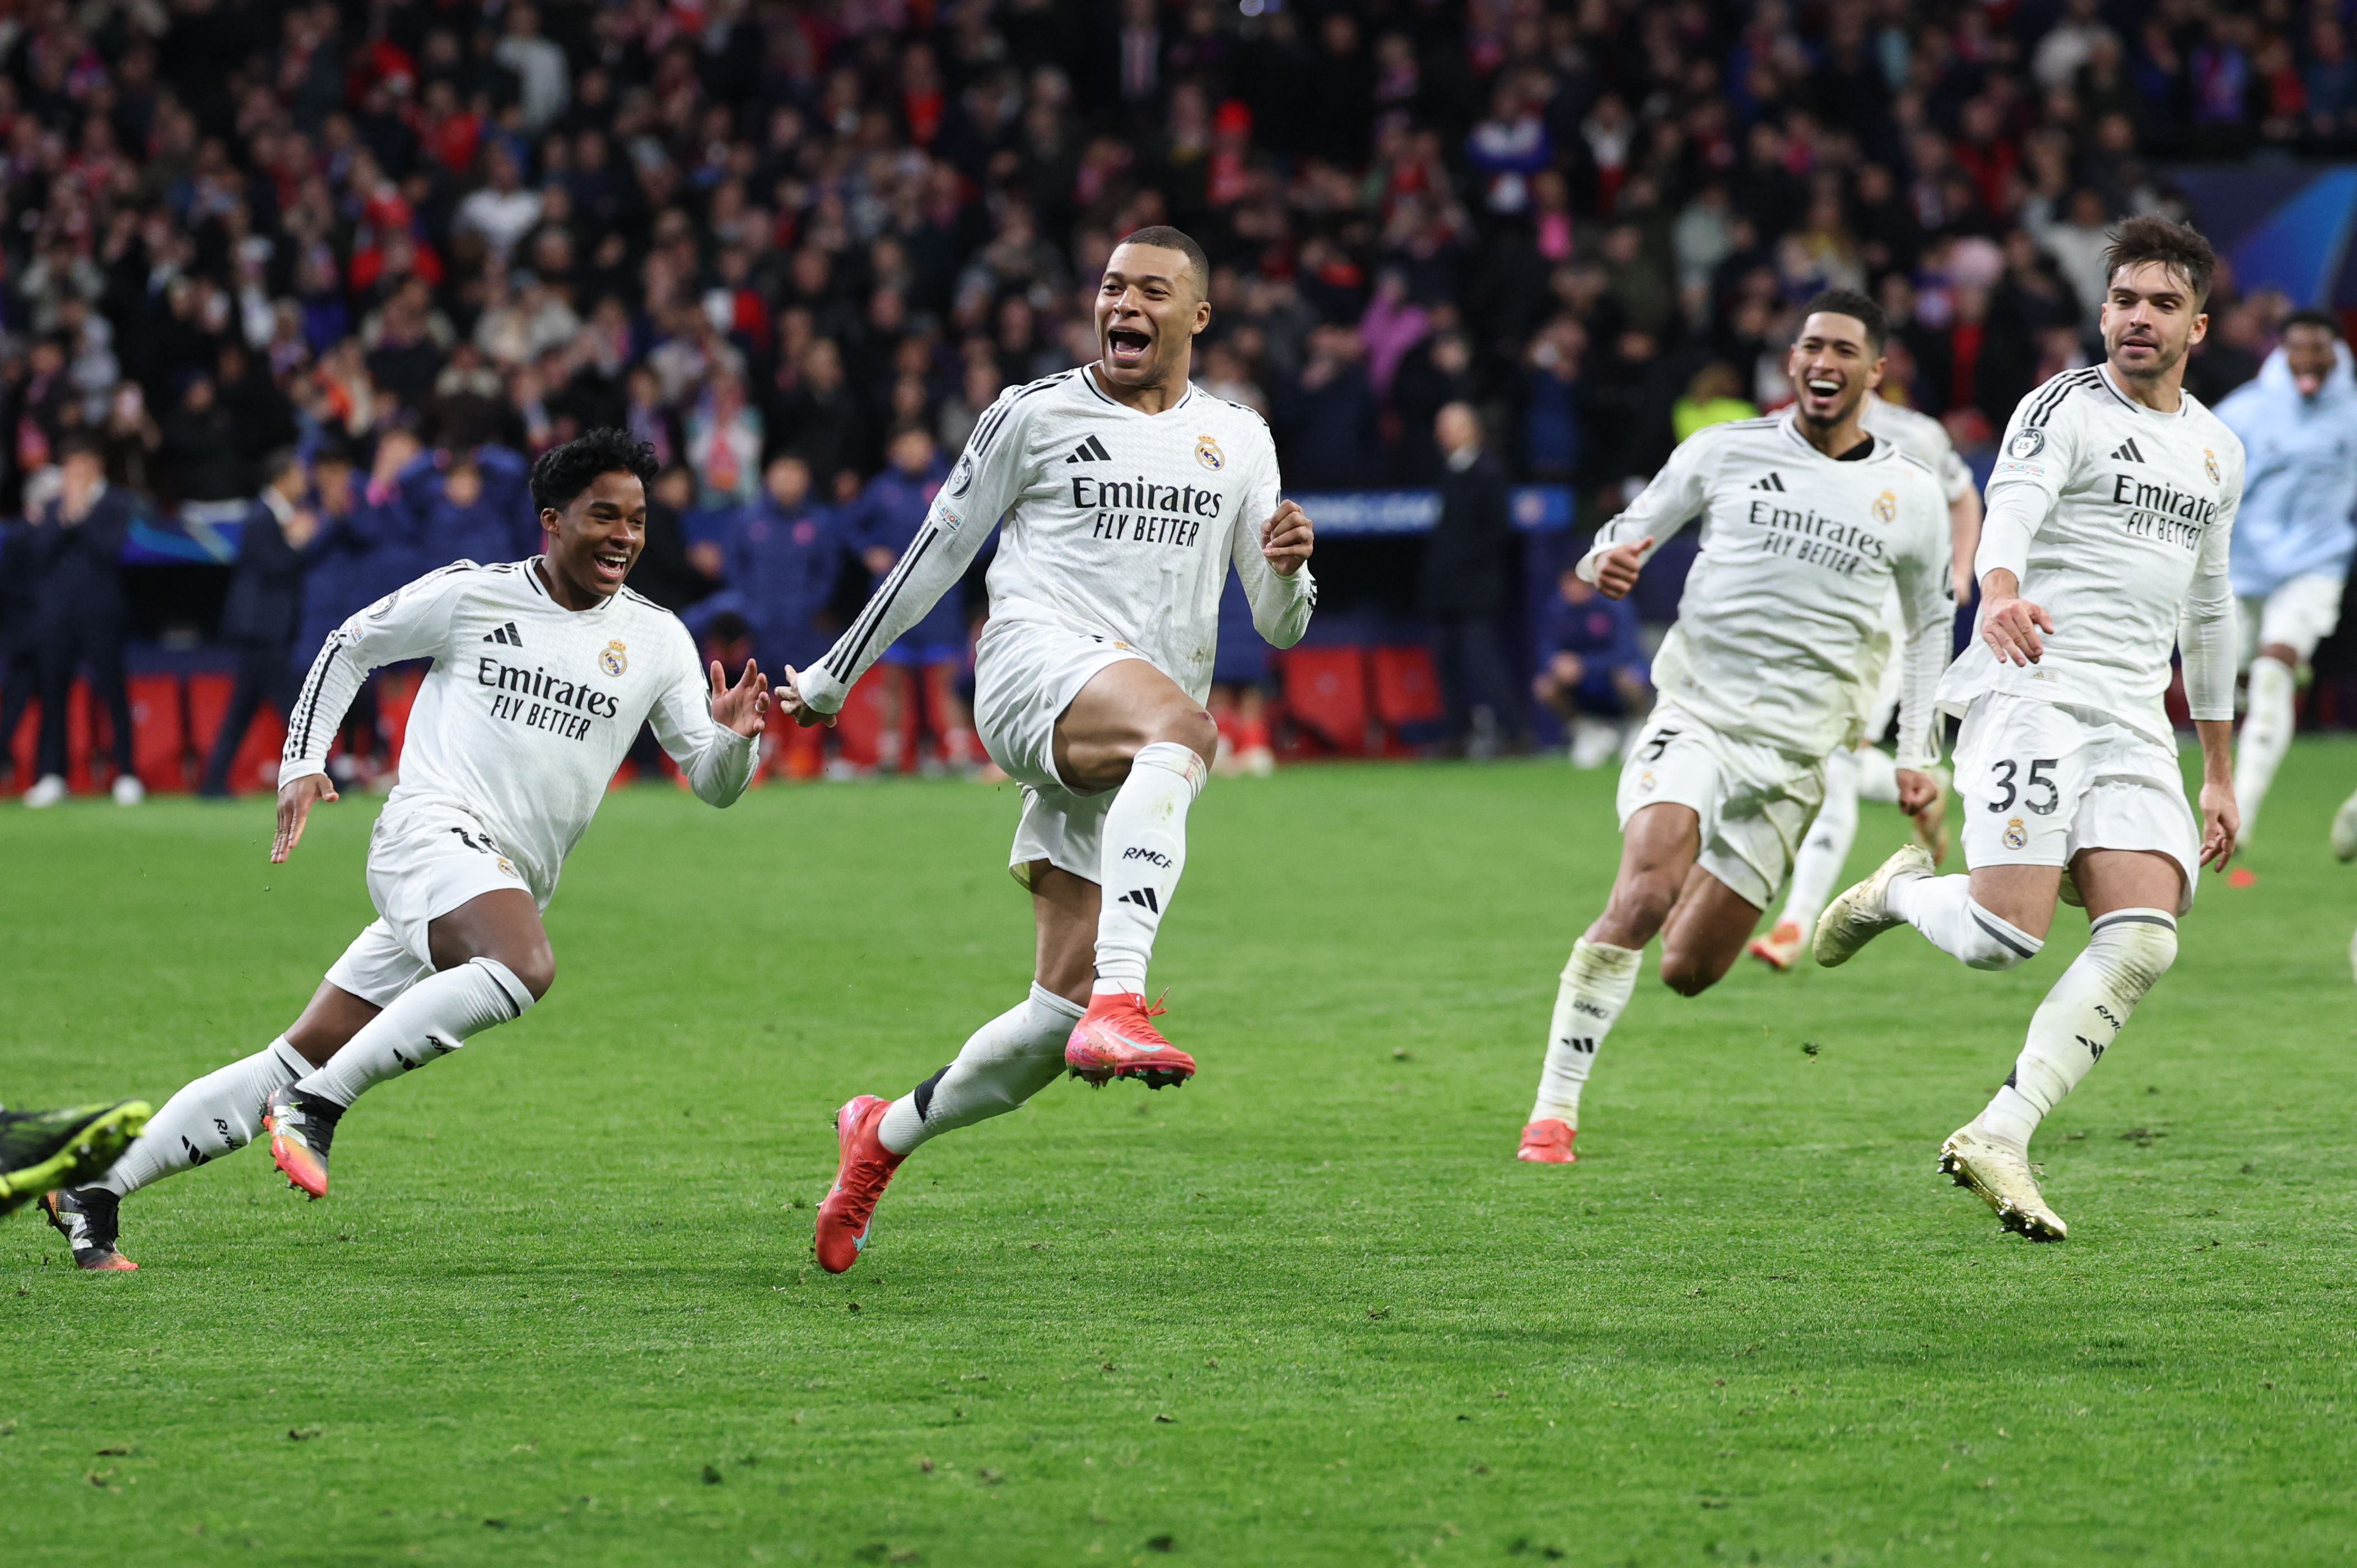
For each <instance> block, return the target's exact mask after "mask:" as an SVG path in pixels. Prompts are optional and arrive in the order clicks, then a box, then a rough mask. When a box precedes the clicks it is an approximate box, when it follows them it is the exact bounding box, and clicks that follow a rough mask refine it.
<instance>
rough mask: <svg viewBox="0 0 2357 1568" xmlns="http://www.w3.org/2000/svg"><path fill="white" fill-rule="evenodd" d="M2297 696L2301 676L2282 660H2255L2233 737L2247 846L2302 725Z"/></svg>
mask: <svg viewBox="0 0 2357 1568" xmlns="http://www.w3.org/2000/svg"><path fill="white" fill-rule="evenodd" d="M2298 692H2299V676H2298V672H2297V671H2294V670H2293V669H2292V667H2291V666H2290V665H2288V664H2286V663H2285V662H2284V661H2283V660H2280V659H2268V658H2266V657H2264V656H2262V657H2260V658H2257V659H2254V660H2251V699H2250V709H2249V711H2248V712H2247V713H2245V714H2244V715H2243V730H2242V733H2241V734H2240V735H2238V736H2235V737H2234V803H2235V804H2236V805H2237V806H2240V807H2241V808H2242V810H2243V838H2244V841H2245V842H2248V841H2249V839H2250V837H2251V832H2252V829H2253V828H2255V826H2256V825H2257V823H2258V820H2259V804H2260V802H2261V801H2263V800H2266V798H2267V786H2268V785H2270V784H2272V783H2274V782H2275V779H2276V768H2279V767H2281V766H2282V765H2283V759H2284V753H2285V752H2287V751H2289V750H2290V749H2291V736H2292V730H2293V729H2294V728H2295V727H2296V725H2297V724H2298V715H2297V714H2295V713H2294V712H2293V705H2292V704H2293V699H2294V698H2295V697H2296V696H2297V695H2298Z"/></svg>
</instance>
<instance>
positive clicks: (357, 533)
mask: <svg viewBox="0 0 2357 1568" xmlns="http://www.w3.org/2000/svg"><path fill="white" fill-rule="evenodd" d="M417 450H418V448H417V440H416V437H414V436H413V435H410V434H409V433H408V432H407V431H402V430H396V431H393V432H390V433H388V434H387V435H385V436H384V438H383V439H382V441H380V442H379V443H378V445H377V458H376V465H375V470H374V472H373V473H371V474H367V475H363V474H361V472H360V471H359V470H358V467H357V466H356V465H355V464H354V462H353V453H352V451H351V449H350V447H348V446H344V445H343V444H342V443H340V442H334V441H330V442H328V443H325V444H323V445H322V446H319V448H318V449H317V451H315V452H314V453H313V454H312V456H311V491H312V499H313V503H314V504H313V510H314V511H315V512H316V514H317V517H318V520H319V533H318V537H317V539H315V540H314V541H313V542H312V543H311V545H310V547H309V550H308V551H307V554H308V556H309V557H310V560H309V564H308V566H307V569H306V571H305V573H304V578H303V618H302V621H301V625H300V628H299V629H298V630H297V631H296V634H295V648H294V654H293V657H292V658H291V659H290V660H288V662H289V663H290V664H291V665H292V666H293V667H294V670H295V673H296V676H297V677H298V678H299V677H300V676H301V675H302V674H303V673H304V672H305V671H307V670H309V669H310V668H311V661H312V660H314V659H317V657H318V655H319V649H320V647H321V646H322V645H323V644H325V643H326V642H327V640H328V634H329V633H331V632H333V631H334V630H335V629H336V628H338V627H339V626H341V625H343V624H344V622H345V621H346V620H348V619H350V618H351V617H353V616H355V615H357V614H359V613H360V612H361V610H364V609H366V608H368V607H369V606H371V605H372V604H374V603H376V602H377V600H379V599H381V598H382V597H384V596H386V595H387V594H390V593H392V592H393V590H395V589H397V588H399V587H401V586H402V585H404V584H405V583H408V582H410V581H412V580H414V578H417V577H419V576H422V575H424V568H423V567H422V566H421V565H420V564H419V561H420V559H421V556H420V551H419V545H418V540H417V532H418V521H417V517H416V514H415V513H414V511H413V510H411V508H410V506H409V503H408V500H407V499H406V498H405V497H404V495H403V493H402V490H401V487H400V485H399V484H398V483H397V482H395V481H396V480H397V478H398V477H399V475H400V473H401V470H402V469H403V468H404V467H407V466H408V464H409V462H410V461H411V460H412V459H413V458H414V457H415V456H416V455H417ZM376 685H377V683H376V678H375V677H373V676H371V678H370V680H369V682H368V683H367V684H366V685H364V686H362V687H361V690H360V692H359V694H358V695H356V696H355V697H354V698H353V699H352V705H351V707H350V709H348V710H347V711H346V712H345V714H344V735H345V738H346V745H347V747H348V749H347V750H346V751H345V752H344V753H343V754H341V755H339V757H336V758H335V759H334V760H333V762H332V763H331V764H330V768H331V770H332V771H334V772H335V773H336V777H337V779H338V781H339V783H340V782H343V781H345V780H346V779H347V776H348V775H351V776H359V775H361V773H362V772H363V770H364V768H363V767H362V766H360V765H361V763H362V759H364V758H366V757H370V756H371V754H372V753H373V751H374V748H375V742H376V739H377V705H376Z"/></svg>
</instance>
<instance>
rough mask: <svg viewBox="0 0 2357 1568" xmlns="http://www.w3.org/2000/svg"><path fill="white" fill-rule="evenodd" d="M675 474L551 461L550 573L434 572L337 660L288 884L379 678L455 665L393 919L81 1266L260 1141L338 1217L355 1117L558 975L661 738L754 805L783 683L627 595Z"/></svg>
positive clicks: (317, 730) (545, 471)
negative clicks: (197, 1177) (170, 1182)
mask: <svg viewBox="0 0 2357 1568" xmlns="http://www.w3.org/2000/svg"><path fill="white" fill-rule="evenodd" d="M654 471H655V462H654V454H653V453H652V452H651V450H650V449H649V448H648V447H647V446H644V445H643V444H642V443H640V441H639V440H638V438H637V437H635V436H633V435H630V434H629V433H628V432H626V431H621V430H597V431H593V432H591V433H590V434H589V435H585V436H583V437H581V438H580V439H579V440H577V441H571V442H567V443H565V445H564V446H556V447H554V448H552V449H551V450H549V451H548V452H547V453H546V454H544V456H542V457H541V459H540V461H539V463H538V464H536V465H535V466H534V467H533V472H532V496H533V502H534V503H535V504H536V505H537V506H538V507H539V509H540V526H541V530H542V538H543V542H544V543H543V549H542V553H540V554H538V555H536V556H533V558H532V559H530V560H526V561H510V562H504V563H500V564H496V565H477V564H475V563H473V562H471V561H460V562H457V563H456V564H452V565H449V566H446V567H444V568H442V569H441V570H440V571H438V572H431V573H428V574H427V575H425V576H423V577H420V578H418V579H417V580H416V581H415V582H414V583H412V584H410V585H408V586H407V587H404V588H403V589H401V590H400V591H399V592H397V593H394V594H393V595H391V596H387V597H385V598H383V599H381V600H379V601H378V602H377V603H376V604H374V605H371V606H370V607H368V608H367V609H365V610H362V611H361V613H360V614H359V615H356V616H354V617H352V618H351V619H350V620H348V621H346V622H345V623H344V624H343V625H342V626H341V627H340V628H338V629H337V630H336V632H335V634H334V635H333V636H331V637H330V638H328V643H327V646H326V647H325V648H323V649H321V650H320V651H319V657H318V658H317V660H315V661H314V662H313V664H312V666H311V671H310V674H309V676H308V678H307V680H306V681H305V682H304V685H303V693H302V695H301V697H300V698H299V699H298V700H297V701H296V704H295V712H294V714H293V715H292V722H291V723H290V725H289V726H288V730H287V736H286V752H285V759H284V761H283V762H282V764H281V765H280V769H279V786H278V833H277V837H276V839H275V841H274V843H273V844H272V845H271V851H270V858H271V860H272V861H273V862H274V863H275V862H279V861H283V860H285V858H286V857H287V855H288V854H292V853H293V852H294V850H295V847H296V845H297V844H299V843H301V842H302V838H303V828H304V824H305V822H307V820H308V819H309V816H310V813H311V808H312V807H314V806H315V805H317V804H319V803H321V802H323V801H329V800H335V799H336V798H337V796H336V788H335V785H334V784H333V783H332V782H331V781H330V780H329V779H328V773H327V766H326V764H327V753H328V744H329V740H330V738H331V737H332V736H334V734H335V732H336V728H337V725H338V724H339V721H340V720H341V718H342V716H343V712H344V708H345V705H346V704H347V703H350V701H351V698H352V693H355V692H357V691H358V690H359V689H360V685H361V682H362V681H364V680H365V679H367V677H368V674H369V671H371V670H373V669H376V668H377V667H379V666H381V665H384V664H390V663H393V662H395V661H397V660H405V659H431V660H433V661H434V668H433V671H431V672H430V673H429V674H428V675H427V676H426V677H425V683H424V684H423V685H422V686H421V687H420V688H419V689H418V693H417V702H416V705H415V706H414V708H413V709H412V710H411V712H410V718H409V729H408V734H407V736H406V740H405V744H404V750H403V753H402V758H401V782H400V784H399V785H398V786H397V787H395V789H393V794H392V796H391V797H390V798H389V799H388V800H386V801H385V805H384V811H383V812H382V814H381V815H380V816H379V817H378V819H377V822H376V828H375V831H374V832H372V833H371V835H370V840H369V857H368V886H369V897H370V900H371V902H372V903H373V904H374V905H375V906H376V910H377V917H378V918H377V919H376V921H375V922H374V923H373V924H371V926H370V927H369V928H368V929H366V930H364V931H362V932H361V934H360V936H359V938H358V939H357V940H354V941H353V942H352V944H351V946H350V947H349V948H348V949H346V950H345V952H344V955H343V957H341V958H339V959H338V960H337V961H335V963H334V964H333V965H332V966H330V967H329V969H328V974H327V978H326V979H325V980H324V981H322V982H321V983H320V985H319V989H318V991H317V993H315V994H314V995H313V996H312V998H311V1002H310V1005H308V1006H307V1007H306V1008H305V1009H304V1010H303V1015H302V1016H301V1017H299V1018H297V1019H296V1021H295V1023H294V1024H293V1025H292V1026H289V1027H288V1029H287V1031H286V1032H285V1034H284V1035H281V1036H279V1037H278V1038H277V1039H275V1040H273V1041H272V1042H271V1043H270V1045H269V1046H268V1047H265V1048H264V1049H263V1050H261V1051H259V1052H257V1053H255V1054H254V1055H253V1056H251V1057H248V1058H245V1059H244V1060H242V1061H238V1062H232V1063H231V1064H230V1065H229V1066H227V1067H225V1068H222V1069H220V1070H219V1071H217V1072H214V1073H212V1074H210V1076H208V1077H205V1078H202V1079H198V1080H197V1081H196V1082H194V1083H191V1084H189V1085H188V1086H187V1087H186V1088H184V1089H182V1090H180V1091H179V1092H178V1094H176V1095H174V1096H173V1097H172V1099H171V1100H170V1101H169V1102H168V1103H167V1104H166V1105H165V1107H164V1109H163V1110H162V1111H161V1112H157V1114H156V1118H155V1121H154V1122H153V1124H152V1125H151V1126H150V1128H149V1136H148V1138H147V1139H146V1141H145V1143H144V1144H141V1145H140V1147H139V1148H138V1149H137V1150H135V1154H134V1157H131V1158H127V1159H125V1160H124V1161H123V1162H122V1163H121V1164H119V1165H116V1167H115V1168H114V1170H113V1171H112V1172H110V1173H109V1174H108V1176H106V1178H105V1180H104V1181H103V1182H102V1183H99V1184H97V1185H94V1186H91V1187H81V1188H79V1189H77V1190H74V1191H71V1192H67V1193H63V1194H60V1195H59V1198H58V1200H57V1201H56V1202H55V1203H54V1205H53V1206H52V1219H53V1220H54V1221H55V1222H56V1223H57V1225H58V1227H59V1230H64V1231H65V1232H66V1234H67V1236H68V1238H69V1239H70V1240H71V1242H72V1245H73V1252H74V1261H75V1262H76V1263H78V1264H80V1265H81V1267H83V1268H86V1269H97V1268H123V1267H126V1266H128V1264H127V1262H125V1261H124V1259H123V1258H122V1254H121V1252H120V1251H118V1249H117V1247H116V1245H115V1240H116V1234H117V1223H116V1222H117V1214H116V1205H117V1204H118V1203H119V1202H120V1200H121V1198H122V1197H123V1196H124V1194H127V1193H129V1192H132V1191H135V1190H136V1189H137V1188H139V1187H144V1186H145V1185H147V1184H148V1183H150V1182H153V1181H156V1180H157V1179H159V1178H160V1177H163V1176H169V1175H171V1174H172V1173H173V1172H175V1171H179V1170H185V1169H187V1168H188V1166H190V1165H202V1164H204V1163H206V1162H207V1161H209V1160H211V1159H214V1158H216V1157H218V1156H219V1155H223V1154H226V1153H228V1152H229V1151H230V1150H232V1149H236V1148H240V1147H242V1146H243V1145H244V1144H246V1143H247V1142H248V1141H249V1140H250V1139H252V1138H253V1135H254V1133H255V1130H256V1127H257V1126H263V1127H267V1128H268V1129H269V1130H270V1132H271V1133H272V1137H271V1142H270V1148H271V1157H272V1158H273V1159H274V1161H275V1162H276V1163H277V1165H278V1168H279V1169H280V1170H281V1171H283V1172H285V1175H286V1177H287V1179H288V1180H289V1181H290V1182H292V1183H293V1184H294V1185H295V1186H296V1187H298V1188H300V1189H301V1190H303V1191H304V1192H307V1193H308V1194H310V1195H311V1196H312V1197H324V1196H326V1193H327V1190H328V1145H329V1143H330V1141H331V1140H332V1139H333V1137H334V1135H335V1131H336V1127H337V1123H338V1121H339V1118H341V1117H342V1115H343V1114H344V1112H346V1111H347V1110H348V1109H350V1105H351V1103H352V1101H354V1100H356V1099H357V1098H359V1096H360V1095H361V1093H363V1092H364V1091H366V1090H369V1089H370V1088H371V1087H373V1086H374V1085H376V1084H378V1083H381V1082H382V1081H383V1080H384V1079H389V1078H393V1077H397V1076H398V1075H400V1074H401V1073H404V1072H406V1071H408V1070H410V1069H413V1068H418V1067H423V1066H425V1064H426V1063H428V1062H430V1061H433V1060H434V1059H436V1058H438V1057H442V1056H446V1055H447V1054H448V1053H450V1052H451V1051H454V1050H457V1048H458V1047H460V1046H462V1045H463V1044H465V1043H466V1041H467V1040H468V1038H469V1037H470V1036H474V1035H476V1034H478V1033H479V1032H481V1031H482V1030H485V1029H488V1028H490V1027H492V1026H496V1025H499V1024H504V1023H507V1022H509V1021H510V1020H511V1019H515V1018H519V1017H522V1015H523V1014H524V1012H525V1011H526V1010H527V1009H529V1008H530V1007H531V1006H532V1005H533V1003H535V1002H537V1001H538V1000H539V999H540V998H541V997H542V996H543V995H544V993H546V992H547V990H548V988H549V986H550V985H551V984H552V983H554V980H555V975H556V961H555V957H554V954H553V953H552V952H551V951H550V950H549V944H548V932H547V929H545V928H544V926H543V925H542V923H541V911H542V910H543V909H544V908H546V907H547V904H548V900H549V898H550V897H552V896H553V895H554V893H555V891H556V879H557V874H558V872H559V870H560V869H561V868H562V867H563V865H564V863H565V855H566V854H569V853H570V852H571V851H572V848H573V846H574V844H576V843H578V842H579V841H580V838H581V835H582V833H583V832H586V831H587V829H588V826H589V819H590V817H591V816H592V815H593V814H594V813H595V812H596V811H597V802H598V801H599V800H601V799H602V798H603V797H604V795H605V791H606V786H607V784H608V781H609V780H610V779H612V778H613V776H614V770H615V768H617V767H618V766H619V765H620V763H621V760H622V757H623V755H624V754H625V753H626V752H627V751H628V750H629V749H630V742H631V740H632V739H633V738H634V737H635V736H637V735H638V733H639V726H640V725H641V724H646V723H651V724H652V725H654V730H655V736H656V738H657V739H659V740H660V741H661V742H662V746H663V749H664V750H665V751H667V752H669V753H670V754H671V756H672V757H673V760H674V761H676V762H677V763H678V764H679V766H680V769H681V771H682V772H683V774H684V775H685V776H686V778H687V780H688V782H689V784H690V785H692V786H693V787H694V790H695V792H696V794H697V795H698V796H700V797H701V798H703V799H704V800H707V801H709V802H710V803H712V804H713V805H716V806H726V805H728V804H730V803H731V802H733V801H734V800H736V799H737V796H738V795H739V794H741V793H743V791H744V789H745V786H746V784H747V783H748V781H749V780H750V779H751V778H752V774H753V764H754V758H755V755H756V745H757V738H758V736H759V734H760V731H761V725H762V717H763V714H765V713H766V712H767V710H768V707H769V683H768V682H767V681H766V680H764V679H763V678H762V676H761V673H760V671H759V669H758V668H757V667H756V666H755V665H754V664H753V663H752V662H751V661H749V660H748V662H747V664H746V666H745V669H744V671H743V673H742V674H741V675H740V676H739V678H738V679H737V682H736V683H735V684H734V685H729V684H727V683H726V680H725V677H724V674H723V671H722V670H721V668H720V666H719V665H717V664H714V665H712V666H711V667H710V671H709V675H710V685H709V687H708V689H707V687H706V684H705V673H706V672H705V670H704V669H702V668H701V660H700V659H699V656H698V655H697V653H696V650H695V644H694V641H693V639H690V638H689V636H688V634H687V628H685V627H683V626H682V625H681V624H680V623H679V620H678V618H676V617H674V616H673V615H672V614H671V612H670V611H668V610H665V609H662V608H660V607H657V606H656V605H655V604H654V603H653V602H652V601H651V600H648V599H646V598H643V597H641V596H639V595H637V594H635V593H632V592H631V591H630V589H629V588H627V587H624V586H623V579H624V578H626V577H627V576H629V575H630V566H631V564H632V563H633V562H635V561H636V560H637V559H638V555H639V552H640V549H641V548H642V547H643V546H644V544H645V542H646V515H647V499H646V481H647V480H648V479H649V478H652V477H653V474H654Z"/></svg>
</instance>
